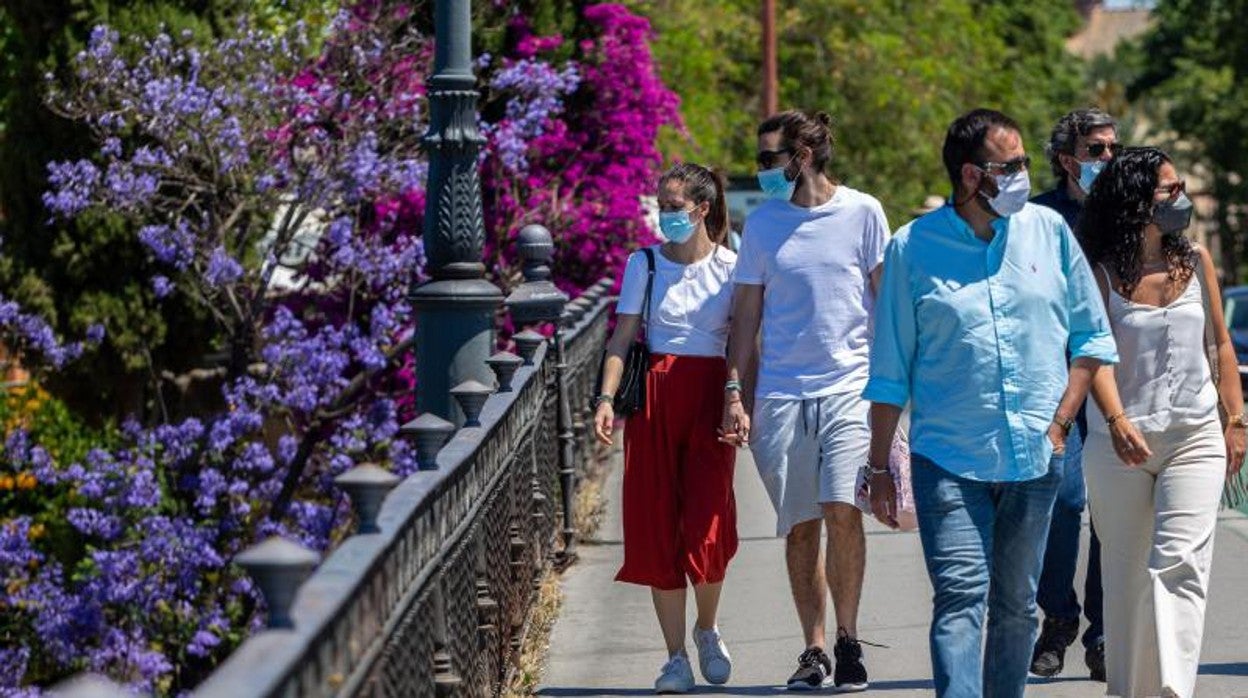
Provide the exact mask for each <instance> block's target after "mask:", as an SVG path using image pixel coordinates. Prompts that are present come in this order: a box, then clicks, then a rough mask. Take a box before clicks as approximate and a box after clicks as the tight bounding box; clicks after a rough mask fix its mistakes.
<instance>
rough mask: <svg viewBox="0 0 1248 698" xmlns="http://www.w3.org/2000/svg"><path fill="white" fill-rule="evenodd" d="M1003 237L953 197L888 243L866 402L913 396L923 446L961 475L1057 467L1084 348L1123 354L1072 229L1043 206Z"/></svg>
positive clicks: (1110, 357)
mask: <svg viewBox="0 0 1248 698" xmlns="http://www.w3.org/2000/svg"><path fill="white" fill-rule="evenodd" d="M992 228H993V230H994V231H995V232H996V235H995V236H994V237H993V239H992V241H991V242H984V241H983V240H980V239H979V238H977V237H975V233H974V232H973V231H972V230H971V227H970V226H969V225H968V224H967V223H966V221H964V220H963V219H962V217H961V216H959V215H958V214H957V212H956V211H955V210H954V208H953V206H950V205H946V206H944V207H943V208H940V209H938V210H936V211H933V212H932V213H929V214H928V215H926V216H923V217H922V218H919V219H918V220H915V221H913V222H911V223H910V224H909V225H906V226H905V227H903V228H902V229H901V230H899V231H897V234H896V235H894V236H893V238H892V240H890V241H889V244H888V248H887V251H886V252H885V255H884V278H883V281H882V283H881V288H880V298H879V301H878V302H877V305H876V317H875V339H874V343H873V345H872V348H871V369H870V371H871V377H870V380H869V381H868V383H867V387H866V389H865V390H864V391H863V397H865V398H866V399H868V400H871V401H872V402H883V403H888V404H892V405H897V406H900V407H904V406H905V405H906V403H907V402H909V403H911V405H912V416H911V422H910V425H911V426H910V448H911V450H912V451H913V452H914V453H916V454H920V455H923V456H925V457H927V458H929V459H930V460H932V461H933V462H934V463H936V464H937V465H939V466H940V467H941V468H943V469H944V470H946V471H948V472H949V473H951V474H953V475H957V476H958V477H963V478H967V479H971V480H979V481H985V482H1010V481H1021V480H1030V479H1033V478H1037V477H1040V476H1042V475H1044V474H1045V473H1046V472H1048V465H1049V459H1050V457H1051V456H1052V452H1053V446H1052V444H1051V443H1050V442H1049V439H1048V437H1047V435H1046V432H1047V431H1048V427H1049V424H1050V423H1051V421H1052V419H1053V413H1054V411H1055V410H1056V409H1057V405H1058V403H1059V402H1060V401H1061V397H1062V393H1063V392H1065V390H1066V382H1067V377H1068V373H1067V364H1066V360H1067V359H1066V350H1067V346H1068V345H1069V348H1070V354H1071V356H1073V357H1091V358H1094V359H1099V360H1100V361H1102V362H1106V363H1115V362H1117V361H1118V353H1117V350H1116V349H1115V346H1114V337H1113V334H1112V333H1111V331H1110V327H1109V320H1108V319H1107V318H1106V316H1105V308H1104V306H1103V304H1102V302H1101V296H1100V291H1099V290H1098V288H1097V286H1096V281H1095V280H1094V279H1093V277H1092V271H1091V270H1090V269H1089V268H1088V264H1087V262H1086V261H1085V260H1084V257H1083V251H1082V250H1080V248H1079V244H1078V243H1077V242H1076V241H1075V237H1074V235H1073V234H1072V233H1071V232H1070V227H1069V226H1067V225H1066V222H1065V221H1064V220H1062V217H1061V215H1059V214H1058V213H1057V212H1055V211H1053V210H1051V209H1049V208H1046V207H1043V206H1037V205H1034V204H1027V205H1026V206H1025V207H1024V208H1023V210H1022V211H1020V212H1019V213H1017V214H1015V215H1013V216H1010V217H1009V218H998V219H997V220H995V221H993V223H992Z"/></svg>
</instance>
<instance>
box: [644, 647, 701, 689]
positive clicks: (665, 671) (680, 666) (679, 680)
mask: <svg viewBox="0 0 1248 698" xmlns="http://www.w3.org/2000/svg"><path fill="white" fill-rule="evenodd" d="M693 686H694V681H693V667H691V666H689V658H688V657H686V656H685V655H684V653H683V652H682V653H680V654H675V655H672V658H671V659H669V660H667V664H664V665H663V668H662V669H660V670H659V678H657V679H655V680H654V692H655V693H688V692H689V691H692V690H693Z"/></svg>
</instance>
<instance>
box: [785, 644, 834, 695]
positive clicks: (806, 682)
mask: <svg viewBox="0 0 1248 698" xmlns="http://www.w3.org/2000/svg"><path fill="white" fill-rule="evenodd" d="M830 673H832V661H831V660H830V659H828V655H827V654H826V653H825V652H824V651H823V648H822V647H811V648H809V649H807V650H806V651H805V652H802V653H801V654H800V655H798V657H797V671H795V672H793V675H792V676H790V677H789V684H788V689H789V690H790V691H816V690H819V689H820V688H823V682H824V681H827V680H828V674H830Z"/></svg>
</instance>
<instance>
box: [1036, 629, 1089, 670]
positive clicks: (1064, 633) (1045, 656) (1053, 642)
mask: <svg viewBox="0 0 1248 698" xmlns="http://www.w3.org/2000/svg"><path fill="white" fill-rule="evenodd" d="M1078 634H1079V619H1078V618H1074V619H1066V618H1045V619H1044V629H1043V630H1041V631H1040V639H1039V640H1036V647H1035V649H1034V650H1033V651H1032V653H1031V673H1033V674H1035V675H1036V676H1041V677H1044V678H1049V677H1050V676H1057V675H1058V674H1060V673H1062V666H1063V665H1064V664H1065V661H1066V648H1067V647H1070V644H1071V643H1072V642H1074V641H1075V636H1077V635H1078Z"/></svg>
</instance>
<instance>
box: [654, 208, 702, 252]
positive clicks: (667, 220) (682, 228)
mask: <svg viewBox="0 0 1248 698" xmlns="http://www.w3.org/2000/svg"><path fill="white" fill-rule="evenodd" d="M659 230H660V231H661V232H662V233H663V237H665V238H667V239H668V240H671V241H672V242H674V243H676V244H677V245H679V244H680V243H682V242H684V241H686V240H688V239H689V238H691V237H693V234H694V233H695V232H697V230H698V226H696V225H694V223H693V221H691V220H689V212H688V211H660V212H659Z"/></svg>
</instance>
